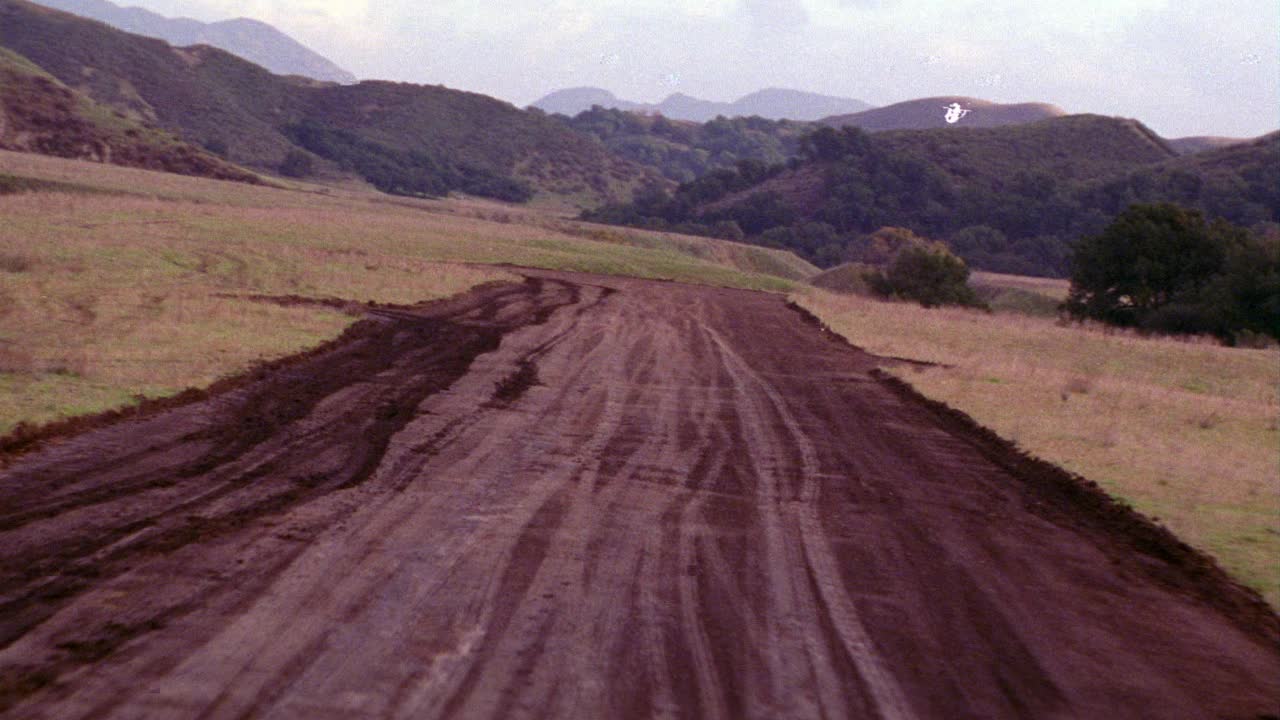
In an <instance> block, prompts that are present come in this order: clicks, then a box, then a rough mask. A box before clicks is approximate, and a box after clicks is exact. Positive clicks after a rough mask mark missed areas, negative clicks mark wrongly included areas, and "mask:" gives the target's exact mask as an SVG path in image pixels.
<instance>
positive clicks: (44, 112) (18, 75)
mask: <svg viewBox="0 0 1280 720" xmlns="http://www.w3.org/2000/svg"><path fill="white" fill-rule="evenodd" d="M0 148H9V149H18V150H29V151H35V152H42V153H46V154H50V155H58V156H61V157H81V158H89V159H94V160H101V161H104V162H112V163H115V164H118V165H128V166H131V167H146V168H154V169H160V170H166V171H169V172H178V173H183V174H187V175H200V176H204V177H215V178H222V179H227V180H241V181H245V182H254V183H256V182H258V177H257V176H256V175H253V174H252V173H249V172H247V171H245V170H243V169H242V168H239V167H236V166H234V165H231V164H230V163H227V162H226V161H224V160H222V159H220V158H218V157H215V156H213V155H211V154H209V153H208V152H205V151H204V150H201V149H199V148H196V147H193V146H191V145H189V144H187V143H184V142H182V141H181V140H179V139H178V138H176V137H174V136H172V135H170V134H169V133H166V132H163V131H160V130H156V129H154V128H148V127H145V126H143V125H142V124H141V123H138V122H137V121H135V120H133V119H130V118H128V117H125V116H123V115H121V114H120V113H117V112H114V111H112V110H110V109H109V108H106V107H103V106H102V105H99V104H98V103H95V102H94V101H92V100H90V99H89V98H87V97H85V96H84V95H83V94H81V93H79V92H76V91H74V90H71V89H69V88H67V87H66V86H65V85H63V84H62V83H61V82H59V81H58V80H57V79H55V78H54V77H53V76H51V75H49V74H48V73H46V72H45V71H44V70H42V69H40V68H39V67H37V66H36V65H35V64H34V63H32V62H31V61H30V60H28V59H27V58H24V57H22V56H21V55H18V54H17V53H14V52H12V51H10V50H7V49H5V48H2V47H0Z"/></svg>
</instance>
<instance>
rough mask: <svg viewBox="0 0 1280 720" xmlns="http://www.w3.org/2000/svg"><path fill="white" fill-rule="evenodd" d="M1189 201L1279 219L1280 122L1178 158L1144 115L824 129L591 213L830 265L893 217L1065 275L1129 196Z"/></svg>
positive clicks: (1029, 269) (1238, 219)
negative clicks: (763, 160)
mask: <svg viewBox="0 0 1280 720" xmlns="http://www.w3.org/2000/svg"><path fill="white" fill-rule="evenodd" d="M1162 201H1168V202H1177V203H1179V204H1183V205H1186V206H1188V207H1192V208H1197V209H1200V210H1203V211H1204V212H1205V213H1207V214H1208V215H1209V216H1211V217H1222V218H1225V219H1227V220H1229V221H1231V222H1233V223H1236V224H1238V225H1243V226H1246V227H1247V226H1251V225H1254V224H1256V223H1259V222H1275V221H1276V220H1278V219H1280V133H1277V134H1273V135H1269V136H1266V137H1264V138H1261V139H1259V140H1257V141H1254V142H1252V143H1245V144H1241V145H1233V146H1230V147H1225V148H1222V149H1219V150H1210V151H1206V152H1202V153H1199V154H1196V155H1189V156H1183V157H1179V156H1177V154H1176V153H1175V152H1173V151H1172V149H1170V148H1169V147H1168V145H1167V143H1165V142H1164V141H1163V140H1162V139H1160V138H1159V137H1158V136H1157V135H1155V133H1153V132H1151V131H1150V130H1149V129H1147V128H1146V127H1145V126H1143V125H1142V124H1141V123H1138V122H1136V121H1133V120H1125V119H1121V118H1106V117H1100V116H1091V115H1085V116H1066V117H1061V118H1052V119H1049V120H1044V121H1041V122H1038V123H1032V124H1027V125H1017V126H1008V127H1001V128H970V129H961V130H957V129H944V130H932V131H901V132H888V133H876V134H869V133H866V132H864V131H862V130H860V129H858V128H842V129H838V130H837V129H833V128H822V129H820V130H817V131H815V132H814V133H812V134H810V135H808V136H806V137H805V138H804V140H803V142H802V144H801V157H800V158H797V159H794V160H792V161H790V162H788V163H787V164H783V165H775V166H772V167H761V166H759V164H758V163H755V164H753V163H740V164H739V165H738V166H737V167H735V168H733V169H721V170H717V171H715V172H712V173H709V174H707V175H705V176H703V177H701V178H698V179H696V180H694V181H692V182H688V183H685V184H683V185H681V186H680V187H679V188H678V189H677V190H676V191H675V192H674V193H672V194H670V195H668V194H666V193H664V192H663V191H662V190H661V189H660V188H651V189H649V190H648V191H646V192H644V193H641V194H640V195H638V196H637V197H636V198H635V201H634V202H632V203H630V204H626V205H615V206H610V207H606V208H602V209H600V210H598V211H596V212H594V213H591V214H590V215H589V216H590V217H591V219H594V220H597V221H605V222H618V223H624V224H633V225H642V226H650V227H667V228H677V229H680V230H682V231H684V232H701V233H704V234H711V235H719V236H724V237H736V236H742V237H745V238H746V239H747V240H749V241H753V242H758V243H761V244H765V245H772V246H780V247H787V248H790V249H792V250H794V251H796V252H797V253H799V254H801V255H802V256H803V257H805V258H807V259H809V260H811V261H813V262H815V263H816V264H818V265H820V266H831V265H835V264H838V263H840V262H842V261H844V260H846V259H848V257H849V254H850V248H851V247H856V245H857V243H858V241H859V239H860V238H862V237H863V236H865V235H866V234H867V233H871V232H873V231H875V230H876V229H878V228H880V227H884V226H898V227H903V228H908V229H910V230H912V231H914V232H916V233H919V234H921V235H925V236H927V237H931V238H936V239H943V240H946V241H947V242H948V243H949V244H950V245H951V247H952V248H953V249H954V250H955V251H956V252H957V253H958V254H959V255H961V256H962V257H963V258H964V259H965V260H966V261H968V262H969V263H970V264H971V265H973V266H975V267H977V268H981V269H985V270H993V271H997V272H1009V273H1016V274H1024V275H1048V276H1059V277H1060V276H1064V275H1065V274H1066V272H1067V270H1068V266H1067V265H1068V264H1067V259H1068V257H1069V255H1070V250H1071V247H1072V244H1073V243H1074V242H1075V241H1076V239H1078V238H1080V237H1083V236H1086V235H1093V234H1096V233H1098V232H1099V231H1101V230H1102V228H1104V227H1105V226H1106V225H1107V223H1108V222H1110V221H1111V219H1112V218H1114V217H1116V216H1117V215H1118V214H1120V213H1121V212H1123V211H1124V210H1125V208H1127V207H1128V206H1129V205H1130V204H1133V203H1139V202H1146V203H1150V202H1162Z"/></svg>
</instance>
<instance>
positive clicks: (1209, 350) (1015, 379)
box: [796, 290, 1280, 605]
mask: <svg viewBox="0 0 1280 720" xmlns="http://www.w3.org/2000/svg"><path fill="white" fill-rule="evenodd" d="M796 300H797V301H798V302H799V303H800V304H802V305H804V306H805V307H807V308H808V309H810V310H811V311H812V312H813V313H814V314H816V315H817V316H818V317H820V318H822V319H823V321H825V322H826V323H828V324H829V325H830V326H831V327H832V328H833V329H835V330H836V331H837V332H839V333H841V334H842V335H844V336H845V337H846V338H847V339H848V340H849V341H850V342H851V343H853V344H855V345H858V346H860V347H863V348H866V349H867V350H869V351H871V352H874V353H878V354H881V355H888V356H895V357H903V358H911V359H915V360H925V361H930V362H936V363H944V364H947V365H950V366H952V367H950V368H933V369H929V370H925V371H923V372H916V371H903V370H896V371H895V372H897V373H898V374H899V376H900V377H902V378H903V379H905V380H908V381H909V382H910V383H911V384H912V385H914V386H915V387H916V388H917V389H919V390H920V391H921V392H923V393H924V394H925V395H928V396H929V397H932V398H935V399H937V400H940V401H942V402H945V403H947V404H948V405H951V406H952V407H955V408H957V409H960V410H962V411H964V412H966V413H968V414H969V415H971V416H972V417H974V418H975V419H976V420H978V421H979V422H981V423H982V424H984V425H986V426H988V427H990V428H992V429H993V430H995V431H996V432H998V433H999V434H1001V435H1002V436H1004V437H1006V438H1009V439H1011V440H1014V441H1016V442H1017V443H1018V444H1019V445H1020V446H1021V447H1023V448H1025V449H1026V450H1029V451H1030V452H1032V453H1034V454H1035V455H1038V456H1040V457H1042V458H1044V459H1046V460H1049V461H1052V462H1054V463H1057V464H1059V465H1061V466H1063V467H1065V468H1067V469H1069V470H1071V471H1073V472H1076V473H1079V474H1081V475H1084V476H1085V477H1088V478H1090V479H1092V480H1095V481H1097V482H1098V483H1100V484H1101V485H1103V487H1105V488H1106V489H1107V490H1108V492H1110V493H1112V494H1113V495H1115V496H1117V497H1119V498H1121V499H1123V500H1125V501H1127V502H1129V503H1131V504H1132V505H1133V506H1134V507H1136V508H1137V509H1138V510H1139V511H1141V512H1143V513H1145V514H1148V515H1152V516H1155V517H1157V518H1158V519H1159V520H1160V522H1162V523H1163V524H1165V525H1166V526H1167V527H1169V528H1170V529H1171V530H1173V531H1174V532H1175V533H1176V534H1178V535H1179V536H1180V537H1182V538H1183V539H1184V540H1186V541H1187V542H1189V543H1191V544H1192V545H1195V546H1197V547H1200V548H1202V549H1204V550H1207V551H1208V552H1210V553H1212V554H1213V555H1215V556H1216V557H1217V558H1219V560H1220V561H1221V562H1222V563H1223V564H1224V565H1225V566H1226V567H1227V568H1228V569H1230V570H1231V571H1232V572H1233V573H1234V574H1235V575H1236V576H1237V577H1239V578H1240V579H1241V580H1243V581H1244V582H1246V583H1248V584H1250V585H1252V586H1253V587H1255V588H1257V589H1258V590H1259V591H1261V592H1262V593H1263V594H1264V595H1265V596H1266V597H1267V599H1268V600H1269V601H1270V602H1271V603H1272V604H1273V605H1280V453H1278V448H1280V431H1278V430H1277V418H1278V417H1280V397H1278V396H1277V392H1278V391H1280V353H1277V352H1276V351H1274V350H1240V349H1230V348H1224V347H1220V346H1218V345H1216V344H1214V343H1212V342H1208V341H1192V342H1185V341H1179V340H1173V339H1155V338H1143V337H1139V336H1136V335H1133V334H1129V333H1121V332H1115V331H1108V330H1103V329H1101V328H1084V327H1079V326H1061V325H1059V324H1057V323H1055V322H1054V321H1052V320H1048V319H1041V318H1033V317H1025V316H1017V315H1007V314H987V313H982V312H977V311H968V310H954V309H935V310H925V309H923V308H921V307H918V306H915V305H908V304H901V303H885V302H877V301H874V300H870V299H866V298H860V297H851V296H837V295H833V294H830V293H826V292H822V291H816V290H814V291H805V292H803V293H800V294H798V295H797V296H796Z"/></svg>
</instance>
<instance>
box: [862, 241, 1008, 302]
mask: <svg viewBox="0 0 1280 720" xmlns="http://www.w3.org/2000/svg"><path fill="white" fill-rule="evenodd" d="M918 240H920V241H919V242H913V243H911V244H908V245H905V246H904V247H902V248H901V249H900V250H899V251H898V253H897V255H896V256H895V257H894V258H893V260H892V261H891V262H890V263H889V266H888V268H887V269H886V270H883V271H879V270H877V271H874V272H870V273H867V274H866V275H864V277H865V278H866V280H867V284H868V285H870V286H871V289H872V290H874V291H875V292H877V293H879V294H880V295H885V296H894V297H899V298H903V299H905V300H915V301H916V302H918V303H920V304H921V305H923V306H925V307H934V306H936V305H968V306H973V307H981V306H982V302H981V301H980V300H979V299H978V296H977V295H976V294H975V293H974V292H973V288H971V287H969V267H968V266H967V265H965V263H964V260H961V259H960V258H958V257H956V256H955V255H953V254H952V253H951V251H950V250H948V249H947V246H946V245H944V244H942V243H939V242H929V241H927V240H923V239H922V238H918Z"/></svg>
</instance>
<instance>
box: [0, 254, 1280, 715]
mask: <svg viewBox="0 0 1280 720" xmlns="http://www.w3.org/2000/svg"><path fill="white" fill-rule="evenodd" d="M875 364H876V360H875V359H874V358H872V357H870V356H868V355H866V354H864V353H861V352H859V351H857V350H854V349H852V348H849V347H847V346H845V345H843V344H842V343H840V342H838V341H837V340H835V339H834V338H833V337H831V336H830V335H829V334H827V333H824V332H823V331H822V330H821V329H820V328H818V327H817V326H815V325H814V324H812V323H807V322H803V321H802V318H801V317H800V316H799V315H798V314H797V313H796V312H795V311H794V310H793V309H790V308H788V307H787V306H786V305H785V304H784V300H783V299H782V298H779V297H777V296H771V295H765V294H758V293H748V292H740V291H733V290H717V289H709V288H697V287H689V286H683V285H677V284H672V283H654V282H644V281H635V280H625V279H617V278H612V279H604V278H593V277H592V278H584V277H579V276H570V275H560V274H554V273H540V274H537V276H536V277H534V278H532V279H530V280H529V281H528V282H526V283H524V284H523V285H506V286H491V287H485V288H482V289H480V290H478V291H475V292H473V293H471V294H469V295H466V296H463V297H460V298H457V299H454V300H451V301H447V302H443V303H436V304H433V305H430V306H426V307H424V308H422V309H415V310H393V309H379V310H374V311H372V312H371V318H370V319H369V320H368V321H366V322H364V323H362V324H361V325H359V326H358V327H357V329H356V330H354V331H353V332H351V333H349V334H348V337H347V338H346V339H345V340H344V341H343V342H341V343H337V344H335V345H334V346H331V347H329V348H327V349H325V350H324V351H323V352H319V353H315V354H312V355H311V356H309V357H307V358H306V359H304V360H302V361H299V362H297V363H293V364H289V365H282V366H277V367H273V368H270V369H267V370H264V371H263V372H261V373H260V377H257V378H255V379H253V380H252V381H250V382H247V383H245V384H243V385H242V386H240V387H238V388H236V389H233V390H230V391H227V392H223V393H220V394H215V395H214V396H212V397H210V398H207V399H204V400H201V401H200V402H196V403H192V404H188V405H185V406H182V407H178V408H174V409H170V410H166V411H164V412H162V413H160V414H156V415H154V416H151V417H146V418H139V419H127V420H124V421H121V422H117V423H115V424H112V425H109V426H107V427H103V428H98V429H95V430H92V431H90V432H87V433H83V434H80V435H77V436H75V437H72V438H68V439H65V440H62V441H60V442H56V443H51V444H49V445H48V446H47V447H45V448H43V449H41V450H39V451H37V452H33V453H30V454H28V455H25V456H22V457H18V458H16V459H13V460H12V461H11V462H10V463H9V465H8V466H7V467H5V468H4V469H3V470H0V715H3V716H5V717H14V718H59V719H65V718H153V717H154V718H195V717H200V718H249V717H254V718H256V717H262V718H522V717H561V718H649V717H686V718H844V717H850V718H884V719H886V720H889V719H907V718H969V717H972V718H1157V717H1158V718H1259V717H1267V716H1274V715H1275V714H1277V713H1278V712H1280V709H1278V708H1280V632H1278V631H1277V621H1276V617H1275V615H1274V613H1272V612H1271V611H1270V610H1269V609H1268V608H1266V606H1265V605H1262V604H1260V603H1259V602H1258V601H1257V599H1256V597H1255V596H1252V595H1250V594H1249V593H1247V592H1246V591H1243V590H1241V589H1240V588H1238V587H1236V586H1234V585H1232V584H1230V583H1229V582H1228V581H1227V580H1226V579H1225V578H1224V577H1223V576H1222V575H1221V573H1220V572H1219V571H1218V570H1217V569H1216V567H1214V566H1212V564H1211V563H1205V562H1204V560H1203V558H1201V557H1200V556H1198V555H1195V554H1194V553H1192V552H1190V551H1189V550H1187V549H1185V548H1180V547H1179V546H1178V545H1177V544H1176V543H1175V542H1173V541H1172V540H1171V539H1169V538H1167V537H1166V536H1163V535H1161V534H1160V533H1159V532H1157V531H1154V530H1153V529H1151V528H1150V527H1148V526H1145V525H1144V524H1143V523H1141V522H1139V521H1137V520H1135V519H1134V518H1132V517H1131V516H1129V515H1127V514H1126V513H1125V512H1124V511H1122V510H1118V509H1117V508H1115V507H1112V506H1109V505H1108V504H1107V503H1105V502H1101V501H1099V500H1098V498H1097V496H1096V493H1091V491H1090V490H1089V489H1088V488H1086V487H1083V486H1070V483H1071V481H1070V479H1063V478H1060V477H1056V476H1054V475H1053V472H1052V470H1051V469H1049V470H1046V469H1045V468H1043V467H1038V466H1035V464H1034V463H1031V462H1030V461H1028V460H1026V459H1025V458H1020V457H1018V456H1016V454H1015V453H1013V452H1011V451H1010V450H1009V449H1008V448H1007V447H1004V446H1002V445H1001V444H1000V443H999V442H998V441H997V440H996V439H993V438H991V437H987V436H985V435H984V434H983V433H982V432H981V431H980V430H978V429H975V428H972V427H970V426H968V425H966V424H965V423H964V422H963V421H962V420H959V419H957V418H956V417H954V416H953V415H950V414H948V413H946V412H945V411H944V410H943V409H940V408H938V407H934V406H931V405H929V404H927V403H925V402H922V401H920V400H919V399H918V398H916V397H914V396H912V395H911V394H910V393H909V392H907V391H904V390H903V389H902V388H900V387H897V386H896V385H894V384H893V383H891V382H889V381H887V380H885V379H883V378H881V377H879V376H877V375H876V374H875V373H874V372H873V369H874V367H875ZM1064 477H1065V476H1064ZM1064 483H1065V484H1064ZM1069 486H1070V487H1069ZM1144 533H1145V534H1144Z"/></svg>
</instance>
